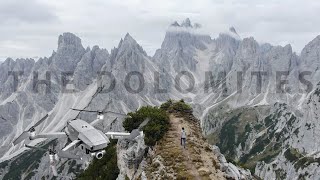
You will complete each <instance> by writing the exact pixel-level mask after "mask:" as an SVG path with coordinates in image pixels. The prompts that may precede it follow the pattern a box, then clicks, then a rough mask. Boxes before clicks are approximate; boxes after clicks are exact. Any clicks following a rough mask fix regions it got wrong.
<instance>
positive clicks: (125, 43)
mask: <svg viewBox="0 0 320 180" xmlns="http://www.w3.org/2000/svg"><path fill="white" fill-rule="evenodd" d="M114 50H115V49H113V50H112V51H114ZM131 50H133V51H135V52H139V53H142V54H143V55H145V56H147V53H146V52H145V51H144V50H143V48H142V47H141V46H140V45H139V44H138V42H137V41H136V40H135V39H134V38H133V37H132V36H131V35H130V34H129V33H127V34H126V35H125V37H124V38H123V39H122V38H121V40H120V42H119V45H118V48H117V51H118V52H125V51H131Z"/></svg>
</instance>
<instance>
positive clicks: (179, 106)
mask: <svg viewBox="0 0 320 180" xmlns="http://www.w3.org/2000/svg"><path fill="white" fill-rule="evenodd" d="M160 109H163V110H166V111H169V112H171V111H175V112H192V108H191V106H190V105H189V104H187V103H185V102H184V100H183V99H181V100H180V101H173V100H171V99H169V100H168V101H167V102H165V103H163V104H162V105H161V106H160Z"/></svg>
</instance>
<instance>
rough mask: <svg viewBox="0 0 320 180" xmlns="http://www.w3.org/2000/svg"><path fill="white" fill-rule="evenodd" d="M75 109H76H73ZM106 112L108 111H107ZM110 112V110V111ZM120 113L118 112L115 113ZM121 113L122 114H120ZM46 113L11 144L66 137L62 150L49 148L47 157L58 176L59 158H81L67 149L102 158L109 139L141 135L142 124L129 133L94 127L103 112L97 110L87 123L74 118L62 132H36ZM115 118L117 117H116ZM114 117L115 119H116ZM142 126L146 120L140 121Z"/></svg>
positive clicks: (131, 138)
mask: <svg viewBox="0 0 320 180" xmlns="http://www.w3.org/2000/svg"><path fill="white" fill-rule="evenodd" d="M73 110H77V109H73ZM78 111H86V110H78ZM86 112H94V111H86ZM107 113H110V111H108V112H107ZM111 113H112V112H111ZM116 114H117V115H120V113H116ZM121 115H123V114H121ZM47 117H48V115H46V116H45V117H44V118H42V119H41V120H40V121H38V122H37V123H36V124H35V125H34V126H32V127H31V128H30V129H29V130H26V131H24V132H23V133H22V134H21V135H20V136H19V137H18V138H17V139H16V140H15V141H14V142H13V144H14V145H16V144H19V143H20V142H22V141H23V140H24V139H26V138H29V139H30V140H33V139H38V138H59V137H67V138H68V139H69V140H70V141H71V143H69V144H68V145H67V146H66V147H64V148H63V149H62V150H58V151H57V152H56V151H55V150H54V148H52V149H49V159H50V167H51V169H52V172H53V175H54V176H58V174H57V170H56V167H55V166H56V164H57V163H58V162H59V161H60V158H69V159H82V158H81V157H79V156H77V155H74V154H71V153H69V152H68V150H71V149H73V148H76V147H79V148H80V149H81V150H83V151H84V152H85V153H86V154H88V155H91V156H92V157H95V158H97V159H102V158H103V156H104V154H105V150H104V149H105V148H106V147H107V146H108V144H109V143H110V140H109V139H123V138H125V139H128V140H133V139H134V138H136V137H137V136H139V135H141V136H143V132H142V131H140V130H139V129H141V127H142V126H140V127H139V129H135V130H133V131H132V132H131V133H127V132H103V131H102V130H99V129H97V128H95V127H94V125H96V124H97V123H98V122H99V121H100V120H103V118H104V116H103V113H102V112H101V111H100V112H98V115H97V119H96V120H95V121H93V122H91V123H88V122H86V121H84V120H81V119H74V120H71V121H69V122H68V123H67V125H66V127H65V128H64V132H53V133H40V134H36V131H35V127H36V126H38V125H39V124H41V123H42V122H43V121H44V120H45V119H46V118H47ZM116 119H117V118H116ZM116 119H115V120H116ZM142 124H143V126H144V125H145V124H146V122H144V123H142ZM25 147H27V148H33V149H38V150H43V151H48V150H47V149H43V148H40V147H34V146H29V145H25Z"/></svg>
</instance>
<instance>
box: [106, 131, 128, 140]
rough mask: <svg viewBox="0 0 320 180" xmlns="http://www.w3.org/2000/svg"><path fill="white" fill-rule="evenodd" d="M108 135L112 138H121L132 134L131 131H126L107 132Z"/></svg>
mask: <svg viewBox="0 0 320 180" xmlns="http://www.w3.org/2000/svg"><path fill="white" fill-rule="evenodd" d="M106 135H107V136H108V137H110V138H111V139H121V138H126V137H129V136H130V133H124V132H107V133H106Z"/></svg>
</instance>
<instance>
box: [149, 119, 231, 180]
mask: <svg viewBox="0 0 320 180" xmlns="http://www.w3.org/2000/svg"><path fill="white" fill-rule="evenodd" d="M170 125H171V126H170V128H169V130H168V132H167V133H166V135H165V136H164V138H163V139H162V140H160V141H159V143H158V144H157V145H156V146H155V149H154V156H153V157H154V158H153V163H152V165H151V169H149V172H150V173H149V177H150V178H151V179H162V178H166V179H188V180H189V179H190V180H194V179H196V180H209V179H213V180H216V179H217V180H218V179H219V180H220V179H225V177H224V176H223V172H221V171H220V169H219V167H218V166H217V165H216V162H217V159H216V157H214V154H213V153H212V151H211V149H210V147H209V144H208V143H207V142H206V140H205V139H204V138H203V137H202V134H201V128H200V124H199V121H198V120H195V119H194V118H188V116H184V117H182V116H180V115H179V114H176V113H174V114H173V113H171V114H170ZM182 127H184V128H185V131H186V134H187V141H186V148H185V149H184V148H183V147H182V146H181V142H180V137H181V129H182ZM155 162H156V163H155ZM158 163H159V164H161V165H159V164H158ZM160 177H161V178H160Z"/></svg>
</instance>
